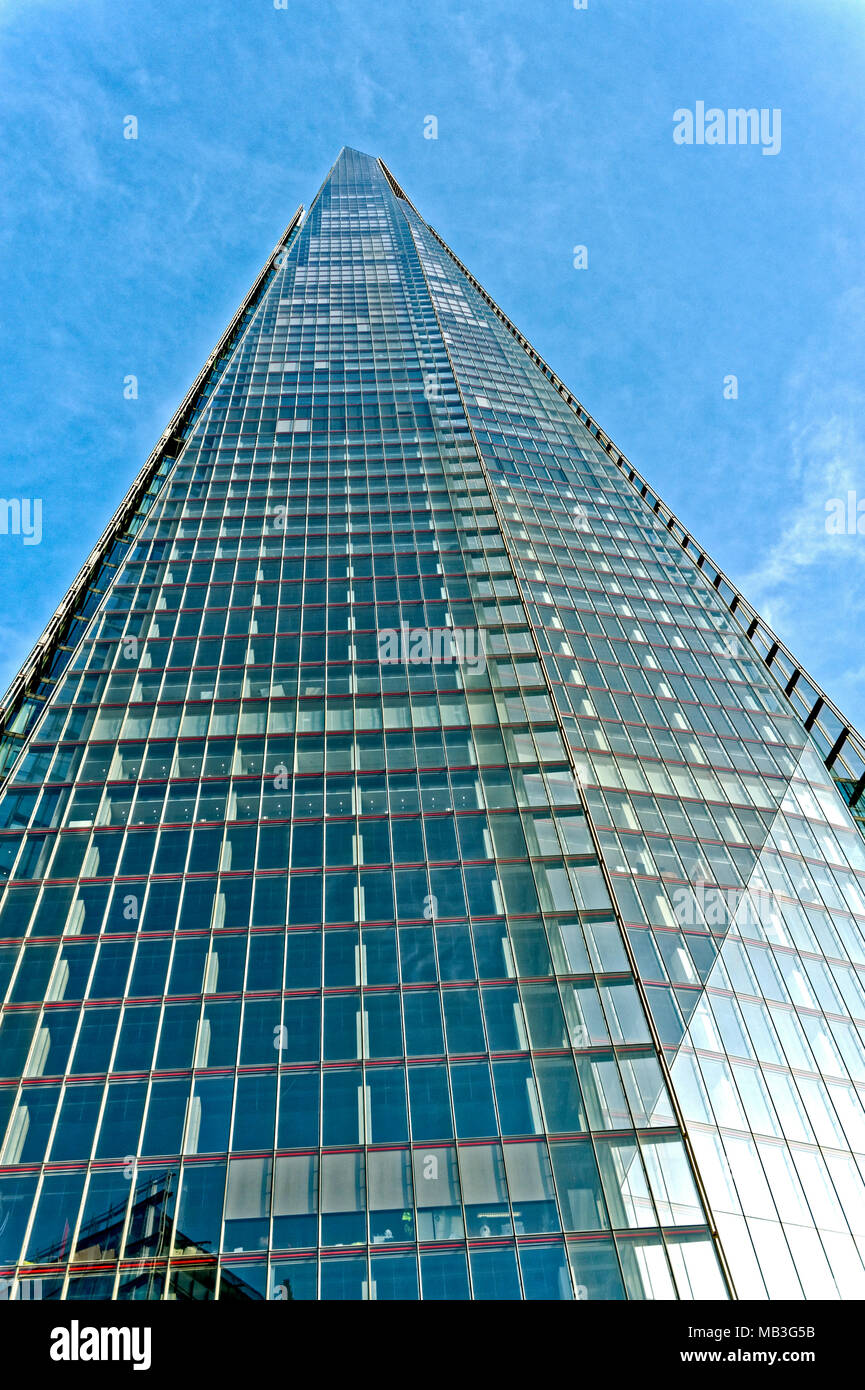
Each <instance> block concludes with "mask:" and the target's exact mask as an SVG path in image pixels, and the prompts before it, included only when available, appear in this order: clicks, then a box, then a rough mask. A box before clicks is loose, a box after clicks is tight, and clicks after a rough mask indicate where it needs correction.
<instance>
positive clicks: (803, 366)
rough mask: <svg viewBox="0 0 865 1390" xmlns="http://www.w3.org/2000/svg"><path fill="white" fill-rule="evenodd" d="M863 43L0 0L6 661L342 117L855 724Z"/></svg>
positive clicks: (655, 19)
mask: <svg viewBox="0 0 865 1390" xmlns="http://www.w3.org/2000/svg"><path fill="white" fill-rule="evenodd" d="M863 67H865V6H862V5H861V4H850V3H849V0H760V3H759V4H755V3H754V0H725V3H724V4H722V5H713V6H708V5H704V4H695V3H693V0H662V2H661V0H658V3H649V0H588V5H587V8H586V9H585V10H575V9H574V7H573V0H549V2H547V0H533V3H532V4H531V5H526V4H525V3H524V0H519V3H516V2H515V0H494V2H493V3H491V2H490V0H471V3H465V4H459V3H452V0H437V3H434V4H430V5H424V4H410V3H408V0H399V2H397V0H365V2H364V3H363V4H359V3H357V0H345V3H341V2H339V0H287V7H286V8H285V9H276V8H275V5H274V0H242V3H239V2H238V0H197V3H194V4H190V3H189V0H125V3H122V4H118V3H116V0H0V119H2V135H3V138H2V142H0V188H2V190H3V191H2V198H0V362H2V364H3V365H2V368H0V418H2V421H3V426H2V435H0V440H2V453H0V458H2V462H0V494H2V496H4V497H30V498H37V497H38V498H41V499H42V505H43V538H42V542H41V544H39V545H33V546H25V545H23V543H22V537H20V536H7V535H0V579H2V583H3V593H4V595H5V602H4V604H3V609H2V616H0V687H3V686H5V685H6V684H7V682H8V681H9V680H10V679H11V677H12V676H13V674H14V672H15V670H16V669H17V667H18V665H19V664H20V662H21V661H22V660H23V659H24V657H25V656H26V654H27V652H28V651H29V649H30V647H31V645H32V643H33V641H34V640H35V639H36V637H37V636H38V634H39V632H40V631H41V630H42V627H43V626H44V624H45V622H46V621H47V620H48V618H49V617H50V615H51V612H52V611H53V609H54V607H55V606H56V604H57V603H58V602H59V600H60V598H61V597H62V594H63V592H64V591H65V589H66V587H67V586H68V584H69V583H70V582H71V580H72V579H73V577H74V575H75V574H76V572H77V570H78V568H79V566H80V565H81V563H82V562H83V560H84V559H85V557H86V555H87V553H88V551H89V550H90V548H91V546H92V544H93V543H94V542H95V541H96V539H97V537H98V536H99V534H100V532H101V531H102V529H103V527H104V526H105V524H106V523H107V521H108V520H109V518H110V515H111V513H112V511H113V510H114V508H115V507H116V505H117V503H118V502H119V501H120V499H121V497H122V496H123V493H124V492H125V490H126V488H127V486H128V485H129V483H130V482H131V480H132V478H133V476H134V475H135V473H136V472H137V471H138V469H139V467H140V466H141V464H142V463H143V461H144V459H145V457H146V456H147V454H148V453H149V451H150V449H151V447H152V446H153V443H154V442H155V440H156V438H157V437H158V435H159V434H160V433H161V431H162V430H163V428H164V427H165V424H166V423H167V421H168V419H169V417H170V415H171V414H172V412H173V410H174V408H175V407H176V405H177V403H178V402H179V400H180V399H181V397H182V395H183V394H184V392H185V390H186V388H187V386H188V385H189V383H190V382H191V380H192V379H193V377H194V376H195V374H196V372H197V370H198V368H199V367H200V366H201V364H202V362H203V360H204V358H205V357H206V356H207V354H208V353H209V352H210V350H211V348H212V347H213V344H214V343H215V341H216V339H217V338H218V337H219V335H220V333H221V331H222V329H223V328H224V326H225V324H226V323H227V321H228V319H229V318H230V316H231V314H232V313H233V311H234V309H235V307H236V305H237V303H238V302H239V300H240V299H241V298H242V296H243V294H244V293H245V291H246V289H247V288H248V286H249V284H250V282H251V281H252V279H253V278H254V275H255V274H256V272H257V270H258V268H259V266H260V265H261V263H262V261H263V260H264V259H265V257H266V255H267V254H268V253H269V251H270V250H271V248H272V247H273V245H274V243H275V241H276V239H277V237H278V235H279V233H280V231H281V230H282V228H283V227H284V225H285V223H286V222H287V221H288V219H289V217H290V215H291V213H292V212H293V211H294V209H295V207H296V206H297V205H298V203H300V202H304V203H305V204H306V205H307V206H308V205H309V203H310V202H311V201H312V197H313V195H314V193H315V191H316V189H317V187H318V185H319V184H320V182H321V180H322V178H323V177H324V175H325V174H326V172H327V170H328V168H329V166H330V164H331V163H332V161H333V159H334V157H335V156H336V154H337V152H338V150H339V149H340V147H341V146H342V145H343V144H349V145H354V146H356V147H357V148H359V149H362V150H366V151H368V152H369V153H372V154H381V155H382V156H383V158H384V159H385V160H386V162H387V163H388V164H389V166H390V167H391V169H392V170H393V172H394V173H395V175H396V177H397V178H398V179H399V180H400V182H401V183H402V184H403V186H404V187H405V188H406V190H407V192H408V193H409V196H410V197H411V198H412V200H413V201H414V202H415V204H416V205H417V207H418V208H419V210H420V211H421V213H422V214H423V215H424V216H425V217H426V218H427V219H428V221H430V222H431V223H432V225H433V226H434V227H435V228H436V229H437V230H438V231H439V232H440V233H441V234H442V235H443V236H444V237H445V239H446V240H447V241H448V242H449V243H450V245H451V246H452V247H453V249H454V250H455V251H456V252H457V254H458V255H459V256H460V257H461V258H462V259H463V260H464V261H465V262H466V264H467V265H468V266H469V268H470V269H471V270H472V271H473V273H474V274H475V275H476V276H477V277H478V279H479V280H480V281H481V282H482V283H483V284H484V285H485V286H486V288H487V289H488V290H489V291H490V293H491V294H492V295H493V296H494V297H495V298H496V300H497V301H498V302H499V303H500V304H501V306H502V308H503V309H504V310H505V312H506V313H507V314H509V315H510V317H511V318H512V319H513V320H514V321H515V322H516V323H517V325H518V326H519V327H520V328H521V329H522V331H523V332H524V333H525V334H526V336H527V337H528V338H530V339H531V341H532V342H533V343H534V344H535V346H536V347H537V348H538V350H539V351H540V352H541V353H542V354H543V355H544V356H545V357H546V358H547V360H548V361H549V362H550V363H551V364H552V366H553V367H554V369H555V370H556V371H557V372H558V373H559V374H560V376H561V377H562V378H563V379H564V380H565V381H566V382H567V383H568V385H569V386H570V387H571V389H572V390H573V391H574V392H575V393H576V394H577V395H578V396H579V398H580V399H581V400H582V401H583V403H584V404H585V405H586V407H587V408H588V409H589V410H590V411H592V413H593V414H594V416H595V418H596V419H597V420H598V421H599V422H600V424H601V425H602V426H603V428H604V429H605V430H607V431H608V433H609V434H610V435H611V436H612V438H613V439H614V440H615V441H616V443H617V444H618V446H619V447H620V448H621V449H622V450H623V451H624V452H625V453H626V454H627V455H628V456H629V458H630V459H631V460H632V461H633V463H634V464H635V465H636V466H637V467H638V468H639V469H640V470H641V471H642V472H643V473H644V474H645V475H646V477H647V478H648V479H649V480H650V482H651V483H652V484H653V485H654V486H655V487H657V489H658V490H659V492H660V494H661V496H663V497H664V498H665V500H666V501H667V502H668V503H669V504H670V505H671V506H672V507H673V508H674V510H675V511H677V512H678V513H679V515H680V516H681V517H682V519H683V521H684V522H685V524H686V525H688V526H689V527H690V528H691V529H692V530H693V532H694V533H695V535H696V536H697V537H698V539H699V540H700V541H701V543H702V544H703V545H704V546H705V547H706V548H707V549H708V550H709V552H710V553H711V554H712V555H713V557H714V558H715V560H716V561H717V562H718V563H719V564H721V565H722V566H723V567H724V568H725V569H727V571H728V572H729V573H730V574H731V575H732V577H733V579H734V580H735V581H736V582H737V583H738V584H739V585H740V587H741V588H742V589H743V590H744V592H745V593H746V595H747V597H748V598H749V599H750V600H751V601H752V602H753V603H754V604H755V605H756V606H757V608H758V609H759V610H760V611H762V613H763V614H764V616H765V617H766V618H767V619H768V621H770V622H771V623H772V624H773V625H774V626H775V627H776V629H777V631H778V632H779V634H780V635H781V637H782V638H783V640H784V641H785V642H786V643H787V645H788V646H789V647H790V648H791V649H792V651H793V652H794V653H795V655H796V656H797V657H798V658H799V659H800V660H801V661H802V662H803V663H804V664H805V666H806V667H808V668H809V669H810V671H811V672H812V674H813V675H814V676H815V677H816V678H817V680H818V681H820V682H821V683H822V684H823V685H824V686H825V687H826V689H827V690H828V692H829V694H830V695H831V696H832V698H833V699H834V700H835V701H836V703H837V704H838V705H839V706H840V707H841V709H842V710H843V711H844V712H845V713H846V714H848V715H849V717H850V718H852V720H853V721H854V722H855V723H857V724H858V725H859V727H860V728H862V727H865V648H863V644H862V641H861V634H862V631H863V627H865V623H863V618H865V535H840V536H839V535H830V534H827V532H826V526H825V522H826V503H827V502H828V501H829V500H830V499H832V498H836V497H840V498H846V495H847V492H848V491H849V490H853V491H855V492H856V493H857V497H858V498H860V499H865V438H863V431H865V410H863V405H865V373H863V366H865V349H863V330H862V324H863V311H865V282H863V264H865V257H863V235H865V233H863V222H865V219H863V210H865V209H863V193H862V189H863V150H865V129H863V127H865V109H863V103H862V95H861V92H862V72H863ZM698 101H703V102H705V104H706V107H720V108H722V109H725V110H726V109H727V108H730V107H740V106H741V107H757V108H779V109H780V110H781V112H782V144H781V150H780V153H778V154H777V155H775V156H766V155H763V153H762V151H761V149H760V148H759V147H758V146H737V145H720V146H709V145H704V146H702V147H700V146H696V145H692V146H686V145H677V144H675V143H674V141H673V128H674V120H673V114H674V112H675V111H676V110H677V109H680V108H690V109H691V110H694V109H695V106H696V103H697V102H698ZM128 115H134V116H136V117H137V120H138V139H137V140H124V138H123V124H124V117H126V116H128ZM428 115H435V116H436V117H437V120H438V138H437V139H436V140H430V139H425V138H424V118H425V117H426V116H428ZM576 245H585V246H586V247H587V249H588V268H587V269H585V270H577V269H575V267H574V265H573V260H574V247H575V246H576ZM129 374H134V375H135V376H137V378H138V382H139V395H138V399H137V400H125V399H124V396H123V381H124V377H126V376H127V375H129ZM730 374H734V375H735V376H736V377H737V378H738V392H739V394H738V399H736V400H725V399H724V392H723V387H724V378H725V377H726V376H728V375H730ZM863 510H865V508H863Z"/></svg>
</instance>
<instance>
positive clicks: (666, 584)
mask: <svg viewBox="0 0 865 1390" xmlns="http://www.w3.org/2000/svg"><path fill="white" fill-rule="evenodd" d="M767 631H768V630H767V629H766V628H765V625H763V624H762V623H761V621H760V620H759V618H757V616H756V615H754V614H753V612H752V610H750V609H749V608H748V606H747V604H746V603H745V601H744V599H741V596H739V595H737V594H736V593H735V591H734V590H733V589H732V587H731V586H730V585H729V584H728V582H727V581H726V579H725V578H724V577H723V576H721V575H719V574H718V573H717V571H715V570H714V568H713V567H712V565H711V562H710V561H709V560H708V559H707V557H705V556H704V555H702V552H700V551H699V548H698V547H696V546H695V543H694V542H693V541H692V540H691V538H690V537H688V536H687V535H686V533H684V532H683V531H682V529H681V527H680V525H679V523H678V522H677V521H676V520H675V518H671V517H670V515H669V514H668V513H667V512H666V510H665V509H664V507H663V504H662V503H661V502H660V501H659V500H658V499H657V498H656V497H655V495H654V494H653V493H651V491H650V490H649V489H648V487H647V485H644V484H643V482H642V480H641V479H640V478H639V477H638V476H637V475H635V474H633V470H631V469H630V465H628V464H627V463H626V461H624V460H623V459H622V458H621V456H620V455H619V454H618V451H616V450H615V449H614V448H613V446H612V445H611V444H610V442H609V441H608V440H607V438H606V436H604V435H603V434H602V433H601V432H600V431H598V429H597V427H596V426H595V425H594V424H593V423H592V422H591V421H589V420H588V417H587V416H586V414H585V412H584V411H583V410H582V408H581V407H579V406H578V405H577V403H576V402H575V401H574V400H573V398H572V397H570V396H569V394H568V392H567V391H566V389H565V388H564V387H562V386H561V384H560V383H559V382H558V379H557V378H555V377H554V376H553V374H552V373H551V372H550V370H549V369H548V368H547V367H546V366H545V364H543V363H542V362H541V361H540V359H539V358H538V357H537V355H536V354H534V353H533V350H532V349H531V348H530V347H529V346H528V344H526V342H525V340H524V339H523V338H522V337H521V335H519V334H518V333H517V331H516V330H515V329H514V328H513V326H512V325H511V324H510V323H509V321H507V320H506V319H505V318H504V316H503V315H502V314H501V312H500V311H499V310H498V309H497V308H496V306H495V305H494V304H492V302H491V301H490V300H489V298H488V297H487V296H486V295H485V294H484V292H483V291H482V290H481V289H480V287H479V286H478V285H477V284H476V282H474V281H473V280H472V278H471V277H470V276H469V275H468V273H467V272H466V271H465V270H464V268H463V267H462V266H461V265H460V263H458V262H457V261H456V260H455V259H454V257H453V256H452V255H451V253H450V252H449V251H448V249H447V248H446V247H445V246H444V244H443V243H442V242H441V241H440V239H439V238H438V236H437V235H436V234H435V233H434V232H433V231H432V230H431V229H430V228H429V227H428V226H427V225H426V224H425V223H424V222H423V221H422V219H421V218H420V217H419V215H418V214H417V212H416V211H415V209H414V208H413V207H412V206H411V204H410V203H409V202H408V201H407V200H406V198H405V197H404V195H403V194H402V192H401V190H400V189H399V188H398V187H397V185H396V184H395V183H394V181H393V180H392V178H391V177H390V175H389V174H388V172H387V171H386V170H385V169H384V167H383V166H382V165H381V164H380V163H379V162H378V161H376V160H374V159H371V158H369V157H368V156H366V155H362V154H360V153H358V152H357V151H354V150H344V151H343V152H342V153H341V155H340V157H339V158H338V160H337V162H336V164H335V165H334V167H333V169H332V170H331V173H330V175H329V177H328V179H327V180H326V182H325V184H324V186H323V188H322V190H321V191H320V193H319V194H318V196H317V198H316V199H315V201H314V203H313V205H312V207H311V208H310V211H309V214H308V215H307V217H306V218H305V220H304V221H303V222H302V223H301V221H300V219H299V217H296V218H295V219H294V220H293V221H292V223H291V225H290V227H289V228H288V230H287V233H286V236H285V237H284V238H283V240H282V242H281V244H280V247H279V248H278V249H277V252H276V253H275V254H274V256H273V257H272V258H271V259H270V260H269V261H268V263H267V266H266V268H265V270H264V271H263V272H262V274H261V276H260V277H259V279H258V280H257V281H256V283H255V285H254V286H253V288H252V290H251V291H250V294H249V296H248V297H247V300H246V301H245V302H244V305H243V306H242V308H241V310H240V311H239V313H238V315H237V316H236V318H235V320H234V321H233V323H232V325H231V326H230V328H229V330H228V332H227V333H226V335H225V337H224V339H223V341H222V342H221V343H220V345H219V346H218V348H217V350H216V352H215V354H214V355H213V357H212V358H211V359H210V360H209V361H208V363H207V365H206V367H205V369H204V371H203V373H202V375H201V377H200V379H199V381H198V382H197V383H196V385H195V387H194V388H193V390H192V392H191V393H190V395H189V396H188V397H187V399H186V401H185V402H184V404H183V406H182V407H181V409H180V411H179V412H178V414H177V416H176V417H175V419H174V421H173V422H172V424H171V427H170V429H169V430H168V431H167V432H166V435H165V436H164V438H163V440H162V441H161V443H160V446H159V448H158V449H157V450H156V451H155V453H154V455H153V456H152V458H151V460H149V462H148V465H147V467H146V468H145V470H144V471H143V473H142V474H141V475H140V477H139V479H138V481H137V482H136V484H135V485H134V486H133V489H132V490H131V492H130V494H129V497H128V499H127V502H126V503H125V504H124V507H123V508H122V509H121V512H120V513H118V516H117V518H116V520H115V522H114V523H113V525H112V527H110V528H109V530H108V532H107V533H106V535H105V536H104V537H103V538H102V540H101V542H100V544H99V546H98V547H97V550H96V551H95V552H94V555H93V557H92V560H91V562H89V565H88V567H87V568H86V569H85V571H83V572H82V577H81V580H80V584H79V585H78V587H77V588H75V589H74V590H73V591H72V592H71V593H70V595H69V596H68V598H67V600H66V601H65V602H64V605H63V606H62V607H61V609H60V610H58V615H57V617H56V620H55V621H54V623H53V624H52V626H51V628H50V629H49V631H48V633H47V634H46V637H45V639H43V642H42V644H41V645H40V647H39V648H38V650H37V652H36V653H35V655H34V658H33V660H32V661H31V662H30V663H29V664H28V666H27V667H26V668H25V670H24V672H23V673H22V676H21V678H20V679H19V680H18V681H17V682H16V683H15V685H14V686H13V688H12V691H11V692H10V696H9V699H8V701H7V704H6V707H5V715H4V723H3V738H4V742H3V745H2V747H3V750H4V752H3V756H4V757H5V759H6V764H5V768H6V772H7V774H8V780H7V782H6V783H5V784H4V788H3V790H2V794H0V875H2V878H0V882H2V885H3V893H2V898H0V1000H2V1001H3V1012H2V1019H0V1278H2V1279H5V1280H16V1279H17V1280H19V1281H21V1282H20V1283H18V1284H13V1285H12V1287H13V1288H15V1289H18V1290H20V1292H18V1293H17V1294H16V1295H15V1296H16V1297H25V1296H27V1297H29V1296H40V1297H45V1298H61V1297H62V1298H92V1299H108V1298H118V1299H127V1298H141V1299H156V1298H170V1299H174V1298H196V1299H201V1298H215V1297H219V1298H225V1297H228V1298H248V1299H262V1298H269V1299H277V1300H285V1301H289V1300H291V1301H294V1300H297V1299H305V1298H324V1299H330V1298H370V1297H375V1298H379V1299H381V1298H418V1297H422V1298H425V1299H427V1298H445V1299H460V1298H469V1297H473V1298H497V1299H514V1298H532V1299H534V1298H556V1299H573V1298H577V1299H589V1300H596V1299H625V1298H634V1299H640V1298H668V1297H674V1298H692V1297H693V1298H700V1299H706V1298H715V1297H725V1296H728V1295H736V1296H739V1297H745V1298H752V1297H754V1298H766V1297H769V1298H783V1297H796V1298H802V1297H807V1298H824V1297H826V1298H828V1297H839V1296H840V1297H843V1298H858V1297H861V1296H863V1292H865V1268H863V1258H862V1255H861V1254H860V1250H861V1249H862V1239H863V1236H865V1231H863V1229H862V1212H863V1211H865V1202H863V1196H865V1192H863V1182H862V1177H861V1163H862V1161H863V1154H865V1114H863V1107H862V1102H861V1097H860V1087H861V1086H862V1084H863V1082H865V1045H863V1034H862V1031H861V1030H862V1028H863V1027H865V989H863V981H862V971H863V969H865V845H863V842H862V838H861V836H860V835H859V834H858V833H857V831H856V828H855V825H854V822H853V820H852V819H851V816H850V814H849V812H848V809H847V805H845V800H846V801H847V802H848V803H853V802H855V801H857V789H858V791H859V792H861V778H862V771H863V767H865V764H863V765H862V766H860V765H859V763H858V762H857V758H859V752H858V750H859V748H860V746H861V745H860V741H859V739H858V735H856V734H855V731H853V730H851V729H850V728H849V726H848V725H846V724H845V723H844V721H843V720H841V717H840V716H839V715H838V713H837V711H836V710H835V709H834V706H832V705H831V702H828V700H827V699H826V697H825V696H823V695H822V694H820V692H817V691H816V690H815V689H814V688H813V687H812V686H811V684H810V683H809V681H808V678H807V676H806V675H805V673H803V672H800V671H799V668H798V667H796V666H795V663H793V660H792V658H791V657H790V656H789V653H787V651H786V649H785V648H782V647H781V645H780V644H779V643H777V639H774V638H773V637H772V635H771V634H769V636H768V637H767ZM448 632H454V633H456V634H457V636H456V637H455V638H454V640H453V650H450V649H448V650H445V649H444V647H443V645H442V643H443V642H444V635H445V634H446V633H448ZM383 633H389V634H393V635H394V638H395V637H396V635H397V634H399V638H400V640H399V643H396V645H395V646H394V650H395V651H397V652H398V653H400V659H398V660H390V659H383V658H382V651H381V645H380V639H381V637H382V634H383ZM417 634H420V639H417ZM416 639H417V644H416V646H415V642H416ZM433 639H434V640H433ZM469 655H471V657H472V659H471V660H469V659H468V657H469ZM481 656H482V658H483V659H482V660H481V659H480V657H481ZM834 778H843V779H844V782H846V784H847V785H846V786H842V791H843V795H842V791H839V786H838V785H837V784H836V781H835V780H833V779H834ZM3 1287H7V1285H4V1286H3ZM37 1287H38V1290H39V1292H38V1294H37V1293H36V1292H35V1290H36V1289H37Z"/></svg>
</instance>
